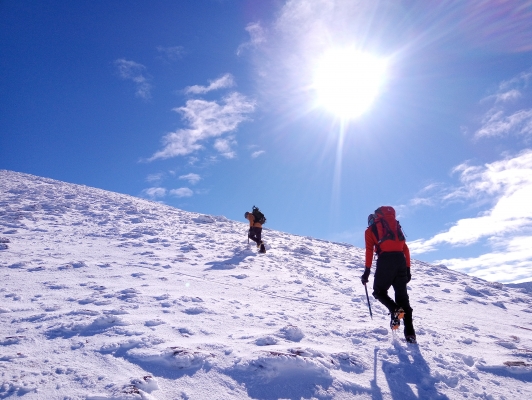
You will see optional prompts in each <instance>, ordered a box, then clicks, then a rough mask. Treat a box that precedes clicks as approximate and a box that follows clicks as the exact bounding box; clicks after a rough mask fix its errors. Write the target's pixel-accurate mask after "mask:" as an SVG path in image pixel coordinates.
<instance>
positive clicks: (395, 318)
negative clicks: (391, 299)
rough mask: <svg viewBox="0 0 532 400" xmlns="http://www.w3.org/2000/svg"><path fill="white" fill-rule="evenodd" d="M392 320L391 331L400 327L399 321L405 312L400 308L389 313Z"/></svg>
mask: <svg viewBox="0 0 532 400" xmlns="http://www.w3.org/2000/svg"><path fill="white" fill-rule="evenodd" d="M391 316H392V320H391V321H390V328H392V331H395V330H396V329H399V326H400V325H401V320H402V319H403V318H404V317H405V311H404V310H403V309H402V308H398V309H397V310H395V311H394V312H393V313H391Z"/></svg>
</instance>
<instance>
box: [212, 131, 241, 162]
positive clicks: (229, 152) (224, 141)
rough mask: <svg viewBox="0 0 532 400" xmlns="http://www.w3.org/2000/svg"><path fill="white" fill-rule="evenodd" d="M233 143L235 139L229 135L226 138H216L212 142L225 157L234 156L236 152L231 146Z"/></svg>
mask: <svg viewBox="0 0 532 400" xmlns="http://www.w3.org/2000/svg"><path fill="white" fill-rule="evenodd" d="M235 144H236V140H235V138H234V136H229V137H227V138H221V139H216V141H215V142H214V148H215V149H216V150H218V151H219V152H220V153H221V154H222V156H224V157H225V158H235V157H236V153H235V152H234V151H233V149H232V147H231V146H233V145H235Z"/></svg>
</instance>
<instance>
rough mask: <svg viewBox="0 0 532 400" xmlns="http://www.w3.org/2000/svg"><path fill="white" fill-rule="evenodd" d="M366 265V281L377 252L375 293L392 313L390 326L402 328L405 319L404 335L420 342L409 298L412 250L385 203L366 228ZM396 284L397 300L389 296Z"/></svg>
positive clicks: (366, 281) (364, 276)
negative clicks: (390, 289)
mask: <svg viewBox="0 0 532 400" xmlns="http://www.w3.org/2000/svg"><path fill="white" fill-rule="evenodd" d="M364 235H365V241H366V264H365V266H366V269H365V271H364V274H363V275H362V276H361V278H360V279H361V281H362V284H364V285H365V284H366V283H368V281H369V279H368V278H369V274H370V272H371V263H372V261H373V253H374V252H375V253H376V254H377V257H378V258H377V267H376V270H375V278H374V280H373V297H375V298H376V299H377V300H379V301H380V302H381V303H382V304H383V305H384V306H385V307H386V308H387V309H388V310H389V311H390V315H391V321H390V327H391V328H392V330H393V331H395V330H397V329H399V326H400V324H401V319H402V320H403V323H404V326H405V328H404V335H405V339H406V341H407V342H408V343H416V331H415V330H414V324H413V322H412V307H410V300H409V298H408V293H407V288H406V284H407V283H408V282H410V279H411V278H412V275H411V273H410V250H409V249H408V246H407V245H406V240H405V236H404V234H403V231H402V229H401V225H400V224H399V221H397V220H396V219H395V210H394V209H393V207H389V206H382V207H379V208H378V209H377V210H375V213H374V214H370V215H369V216H368V228H367V229H366V232H365V234H364ZM390 286H393V288H394V290H395V301H393V300H392V299H391V298H390V296H388V289H389V288H390Z"/></svg>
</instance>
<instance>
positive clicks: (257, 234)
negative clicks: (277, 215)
mask: <svg viewBox="0 0 532 400" xmlns="http://www.w3.org/2000/svg"><path fill="white" fill-rule="evenodd" d="M244 218H246V219H247V220H248V221H249V233H248V238H250V239H251V240H253V241H254V242H255V243H256V244H257V249H258V250H259V253H266V247H264V243H263V242H262V225H263V224H265V223H266V217H265V216H264V214H263V213H262V212H261V211H260V210H259V209H258V208H257V207H255V206H253V209H252V211H251V212H248V211H246V212H245V214H244Z"/></svg>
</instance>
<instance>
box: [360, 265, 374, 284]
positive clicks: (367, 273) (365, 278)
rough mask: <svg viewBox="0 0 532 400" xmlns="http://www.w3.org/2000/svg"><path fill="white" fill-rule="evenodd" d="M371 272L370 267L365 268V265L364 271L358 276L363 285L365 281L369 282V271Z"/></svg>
mask: <svg viewBox="0 0 532 400" xmlns="http://www.w3.org/2000/svg"><path fill="white" fill-rule="evenodd" d="M370 272H371V268H367V267H366V270H365V271H364V273H363V274H362V276H361V277H360V280H361V282H362V284H363V285H365V284H366V283H368V282H369V273H370Z"/></svg>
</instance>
